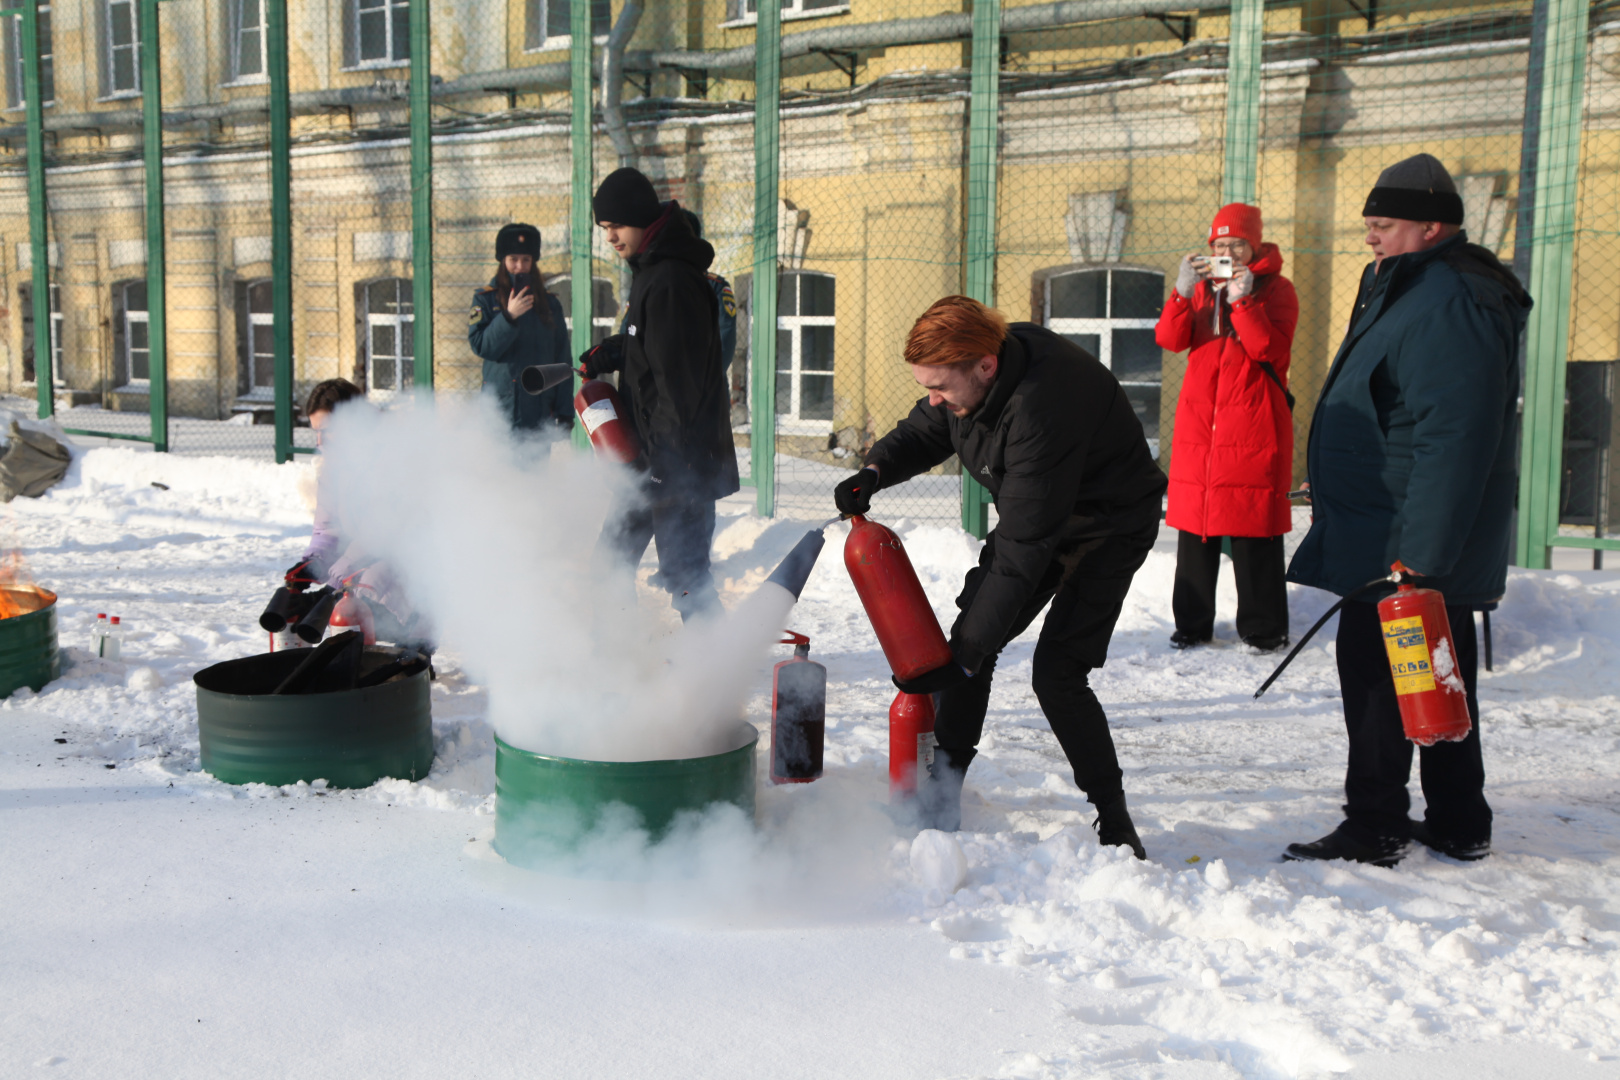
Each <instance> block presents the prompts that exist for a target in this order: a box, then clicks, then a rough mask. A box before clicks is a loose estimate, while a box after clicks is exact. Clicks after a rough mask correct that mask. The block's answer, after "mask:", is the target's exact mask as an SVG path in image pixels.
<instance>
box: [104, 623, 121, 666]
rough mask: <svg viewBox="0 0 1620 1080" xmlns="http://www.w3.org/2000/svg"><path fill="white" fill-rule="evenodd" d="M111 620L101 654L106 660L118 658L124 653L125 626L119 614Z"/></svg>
mask: <svg viewBox="0 0 1620 1080" xmlns="http://www.w3.org/2000/svg"><path fill="white" fill-rule="evenodd" d="M109 622H110V625H109V626H108V627H107V636H106V637H104V638H102V645H101V655H102V658H103V659H106V660H117V659H119V658H120V657H121V656H123V655H124V627H123V624H122V623H120V622H119V621H118V616H117V615H114V616H113V617H112V619H111V620H109Z"/></svg>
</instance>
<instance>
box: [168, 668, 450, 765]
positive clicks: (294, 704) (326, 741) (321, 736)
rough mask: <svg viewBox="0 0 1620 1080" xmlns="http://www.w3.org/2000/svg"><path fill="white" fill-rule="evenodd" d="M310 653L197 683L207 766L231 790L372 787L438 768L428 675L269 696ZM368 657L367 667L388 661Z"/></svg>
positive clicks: (209, 671)
mask: <svg viewBox="0 0 1620 1080" xmlns="http://www.w3.org/2000/svg"><path fill="white" fill-rule="evenodd" d="M307 655H309V654H308V650H305V649H289V650H287V651H285V652H279V653H265V654H263V655H260V656H249V657H246V658H244V659H241V660H227V661H225V662H224V663H221V664H215V665H214V666H213V667H209V668H204V669H203V670H202V671H199V672H197V674H196V675H195V676H193V678H192V681H193V682H195V683H196V684H197V734H198V737H199V740H200V742H201V745H202V752H201V758H202V767H203V769H204V771H206V772H209V773H212V774H213V775H214V777H215V778H217V779H219V780H223V781H225V782H226V783H227V784H272V785H276V786H280V785H282V784H296V783H297V782H298V781H300V780H306V781H315V780H325V781H326V782H327V783H328V784H329V785H331V786H332V787H335V788H361V787H370V786H371V785H372V784H374V783H376V782H377V781H378V780H380V779H382V778H383V777H385V776H393V777H398V778H399V779H402V780H420V779H422V778H423V777H425V776H427V774H428V770H429V769H430V768H431V767H432V765H433V715H432V710H431V707H430V700H431V699H430V693H429V682H428V673H427V672H426V671H420V672H417V673H416V674H414V675H410V676H407V677H404V678H397V679H395V680H393V681H392V682H386V683H383V684H382V685H381V686H373V687H367V688H366V689H363V690H335V691H332V692H329V693H318V694H281V695H278V694H272V693H270V692H269V691H270V690H272V689H274V688H275V687H276V685H277V684H279V683H280V681H281V680H282V679H283V678H285V677H286V676H287V675H288V674H290V673H291V672H292V670H293V668H295V667H297V666H298V664H299V663H300V662H301V661H302V660H303V659H304V657H305V656H307ZM394 655H396V653H395V652H394V651H393V650H386V649H368V650H366V657H365V660H366V663H365V667H366V668H370V667H374V666H376V665H378V664H381V663H386V662H387V661H388V660H391V659H392V658H393V657H394Z"/></svg>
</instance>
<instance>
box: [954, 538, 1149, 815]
mask: <svg viewBox="0 0 1620 1080" xmlns="http://www.w3.org/2000/svg"><path fill="white" fill-rule="evenodd" d="M1158 531H1159V529H1158V523H1157V522H1155V523H1154V524H1153V526H1152V527H1151V528H1148V529H1144V530H1143V531H1141V532H1140V533H1137V534H1134V535H1129V536H1109V537H1103V538H1100V539H1096V540H1088V541H1086V542H1084V543H1083V544H1082V545H1081V546H1080V548H1078V549H1077V550H1075V551H1072V552H1068V553H1065V554H1062V555H1060V556H1058V557H1057V558H1055V559H1053V560H1052V564H1051V565H1050V566H1049V567H1047V570H1046V573H1045V575H1044V576H1043V577H1042V578H1041V582H1040V585H1039V586H1038V587H1037V588H1036V590H1035V593H1034V595H1032V596H1031V597H1030V598H1029V602H1028V603H1026V604H1025V605H1024V607H1023V608H1022V609H1021V610H1020V611H1019V613H1018V617H1017V618H1016V619H1015V620H1014V621H1013V625H1012V629H1011V630H1010V631H1009V632H1008V634H1007V638H1006V641H1003V642H1002V647H1003V648H1005V647H1006V644H1007V642H1008V641H1011V640H1012V639H1013V638H1015V637H1017V636H1018V635H1019V634H1022V633H1023V632H1024V631H1025V630H1026V629H1028V628H1029V624H1030V623H1032V622H1034V621H1035V616H1037V615H1039V614H1040V613H1041V609H1042V608H1044V607H1046V605H1047V603H1048V602H1050V603H1051V605H1052V609H1051V611H1050V612H1048V613H1047V616H1046V622H1045V623H1044V624H1043V625H1042V626H1041V636H1040V641H1039V642H1038V643H1037V644H1036V646H1035V662H1034V668H1035V670H1034V675H1033V678H1032V679H1031V686H1032V688H1033V689H1034V691H1035V697H1036V698H1037V699H1038V700H1039V701H1040V703H1041V711H1042V712H1044V713H1045V714H1046V721H1047V723H1049V724H1050V725H1051V726H1052V734H1053V735H1056V736H1057V740H1058V745H1060V746H1062V747H1063V753H1064V754H1065V755H1066V756H1067V757H1068V759H1069V765H1070V766H1071V767H1072V768H1073V769H1074V782H1075V783H1076V784H1077V785H1078V786H1079V788H1080V790H1081V791H1084V792H1085V793H1086V797H1087V798H1089V799H1090V800H1091V801H1092V802H1093V803H1097V804H1101V803H1104V802H1107V801H1108V800H1109V799H1112V798H1114V797H1115V796H1117V795H1119V794H1121V793H1122V792H1123V791H1124V787H1123V780H1124V774H1123V773H1122V772H1121V771H1120V768H1119V759H1118V757H1117V756H1115V753H1114V739H1113V736H1112V735H1110V734H1109V733H1108V717H1107V716H1106V715H1105V714H1104V713H1103V709H1102V705H1101V704H1100V703H1099V702H1098V701H1097V695H1096V694H1095V693H1093V692H1092V689H1091V685H1090V683H1089V682H1088V679H1087V676H1089V675H1090V673H1091V670H1092V669H1093V668H1099V667H1102V666H1103V663H1104V662H1105V661H1107V659H1108V641H1109V639H1110V638H1112V637H1113V635H1114V623H1115V622H1117V621H1118V620H1119V613H1120V609H1121V608H1123V607H1124V604H1125V594H1126V593H1127V592H1128V591H1129V590H1130V587H1131V578H1132V577H1134V576H1135V575H1136V571H1137V570H1138V569H1139V568H1140V567H1141V565H1142V563H1143V562H1144V561H1145V560H1146V559H1147V555H1148V552H1149V551H1150V550H1151V549H1152V547H1153V541H1154V539H1155V538H1156V537H1157V536H1158ZM995 542H996V536H995V533H991V534H990V539H989V540H988V541H986V542H985V545H984V550H983V551H982V552H981V553H980V555H979V565H978V566H976V567H974V568H973V569H972V570H970V571H968V575H967V581H966V582H965V583H964V585H963V587H962V595H961V596H959V597H957V599H956V606H957V607H958V608H960V609H961V610H962V611H963V612H966V611H967V609H968V608H969V607H970V606H971V605H972V603H973V598H974V596H975V595H977V593H978V591H979V586H980V584H981V583H983V581H984V579H985V576H986V575H987V574H988V573H989V572H990V564H991V563H992V562H993V561H994V558H995ZM957 625H958V626H960V625H961V618H960V617H958V619H957ZM998 655H999V650H998V651H997V653H996V654H992V655H991V656H990V657H989V658H988V659H987V660H986V661H985V662H984V664H983V665H981V666H980V668H979V670H978V671H976V672H974V673H973V677H972V678H971V679H969V680H968V681H967V682H966V683H964V684H962V685H961V686H957V687H953V688H952V689H950V690H947V691H945V692H944V693H942V694H940V695H939V698H938V701H937V704H936V709H937V713H936V716H935V720H934V738H935V740H936V741H937V742H938V744H939V747H940V749H941V750H943V751H945V755H944V756H945V758H946V759H947V761H949V762H950V763H951V765H952V766H953V767H955V768H958V769H965V768H966V767H967V763H968V762H969V761H971V760H972V759H973V755H974V753H975V752H976V751H975V747H977V746H978V744H979V737H980V736H981V735H982V734H983V733H984V717H985V713H986V712H987V711H988V709H989V707H990V683H991V680H992V679H993V677H994V675H995V670H996V658H997V656H998Z"/></svg>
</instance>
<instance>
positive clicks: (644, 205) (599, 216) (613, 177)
mask: <svg viewBox="0 0 1620 1080" xmlns="http://www.w3.org/2000/svg"><path fill="white" fill-rule="evenodd" d="M591 210H592V211H593V212H594V213H595V214H596V221H597V224H602V223H604V222H611V223H613V224H614V225H629V226H630V227H632V228H636V229H645V228H646V227H647V226H649V225H651V224H652V223H653V222H655V221H657V220H658V216H659V215H660V214H662V213H663V212H664V207H663V205H662V204H661V203H660V202H659V201H658V193H657V192H656V191H654V190H653V186H652V181H651V180H648V179H647V178H646V176H644V175H642V173H641V172H640V171H639V170H636V169H628V168H626V169H619V170H618V171H616V172H611V173H608V176H607V179H606V180H603V181H602V186H601V187H599V188H597V189H596V198H594V199H592V200H591Z"/></svg>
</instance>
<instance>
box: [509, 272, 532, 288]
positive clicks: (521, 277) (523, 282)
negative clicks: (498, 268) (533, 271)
mask: <svg viewBox="0 0 1620 1080" xmlns="http://www.w3.org/2000/svg"><path fill="white" fill-rule="evenodd" d="M528 287H529V275H528V274H513V275H512V291H513V292H514V293H515V292H521V291H522V290H524V289H527V288H528Z"/></svg>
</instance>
